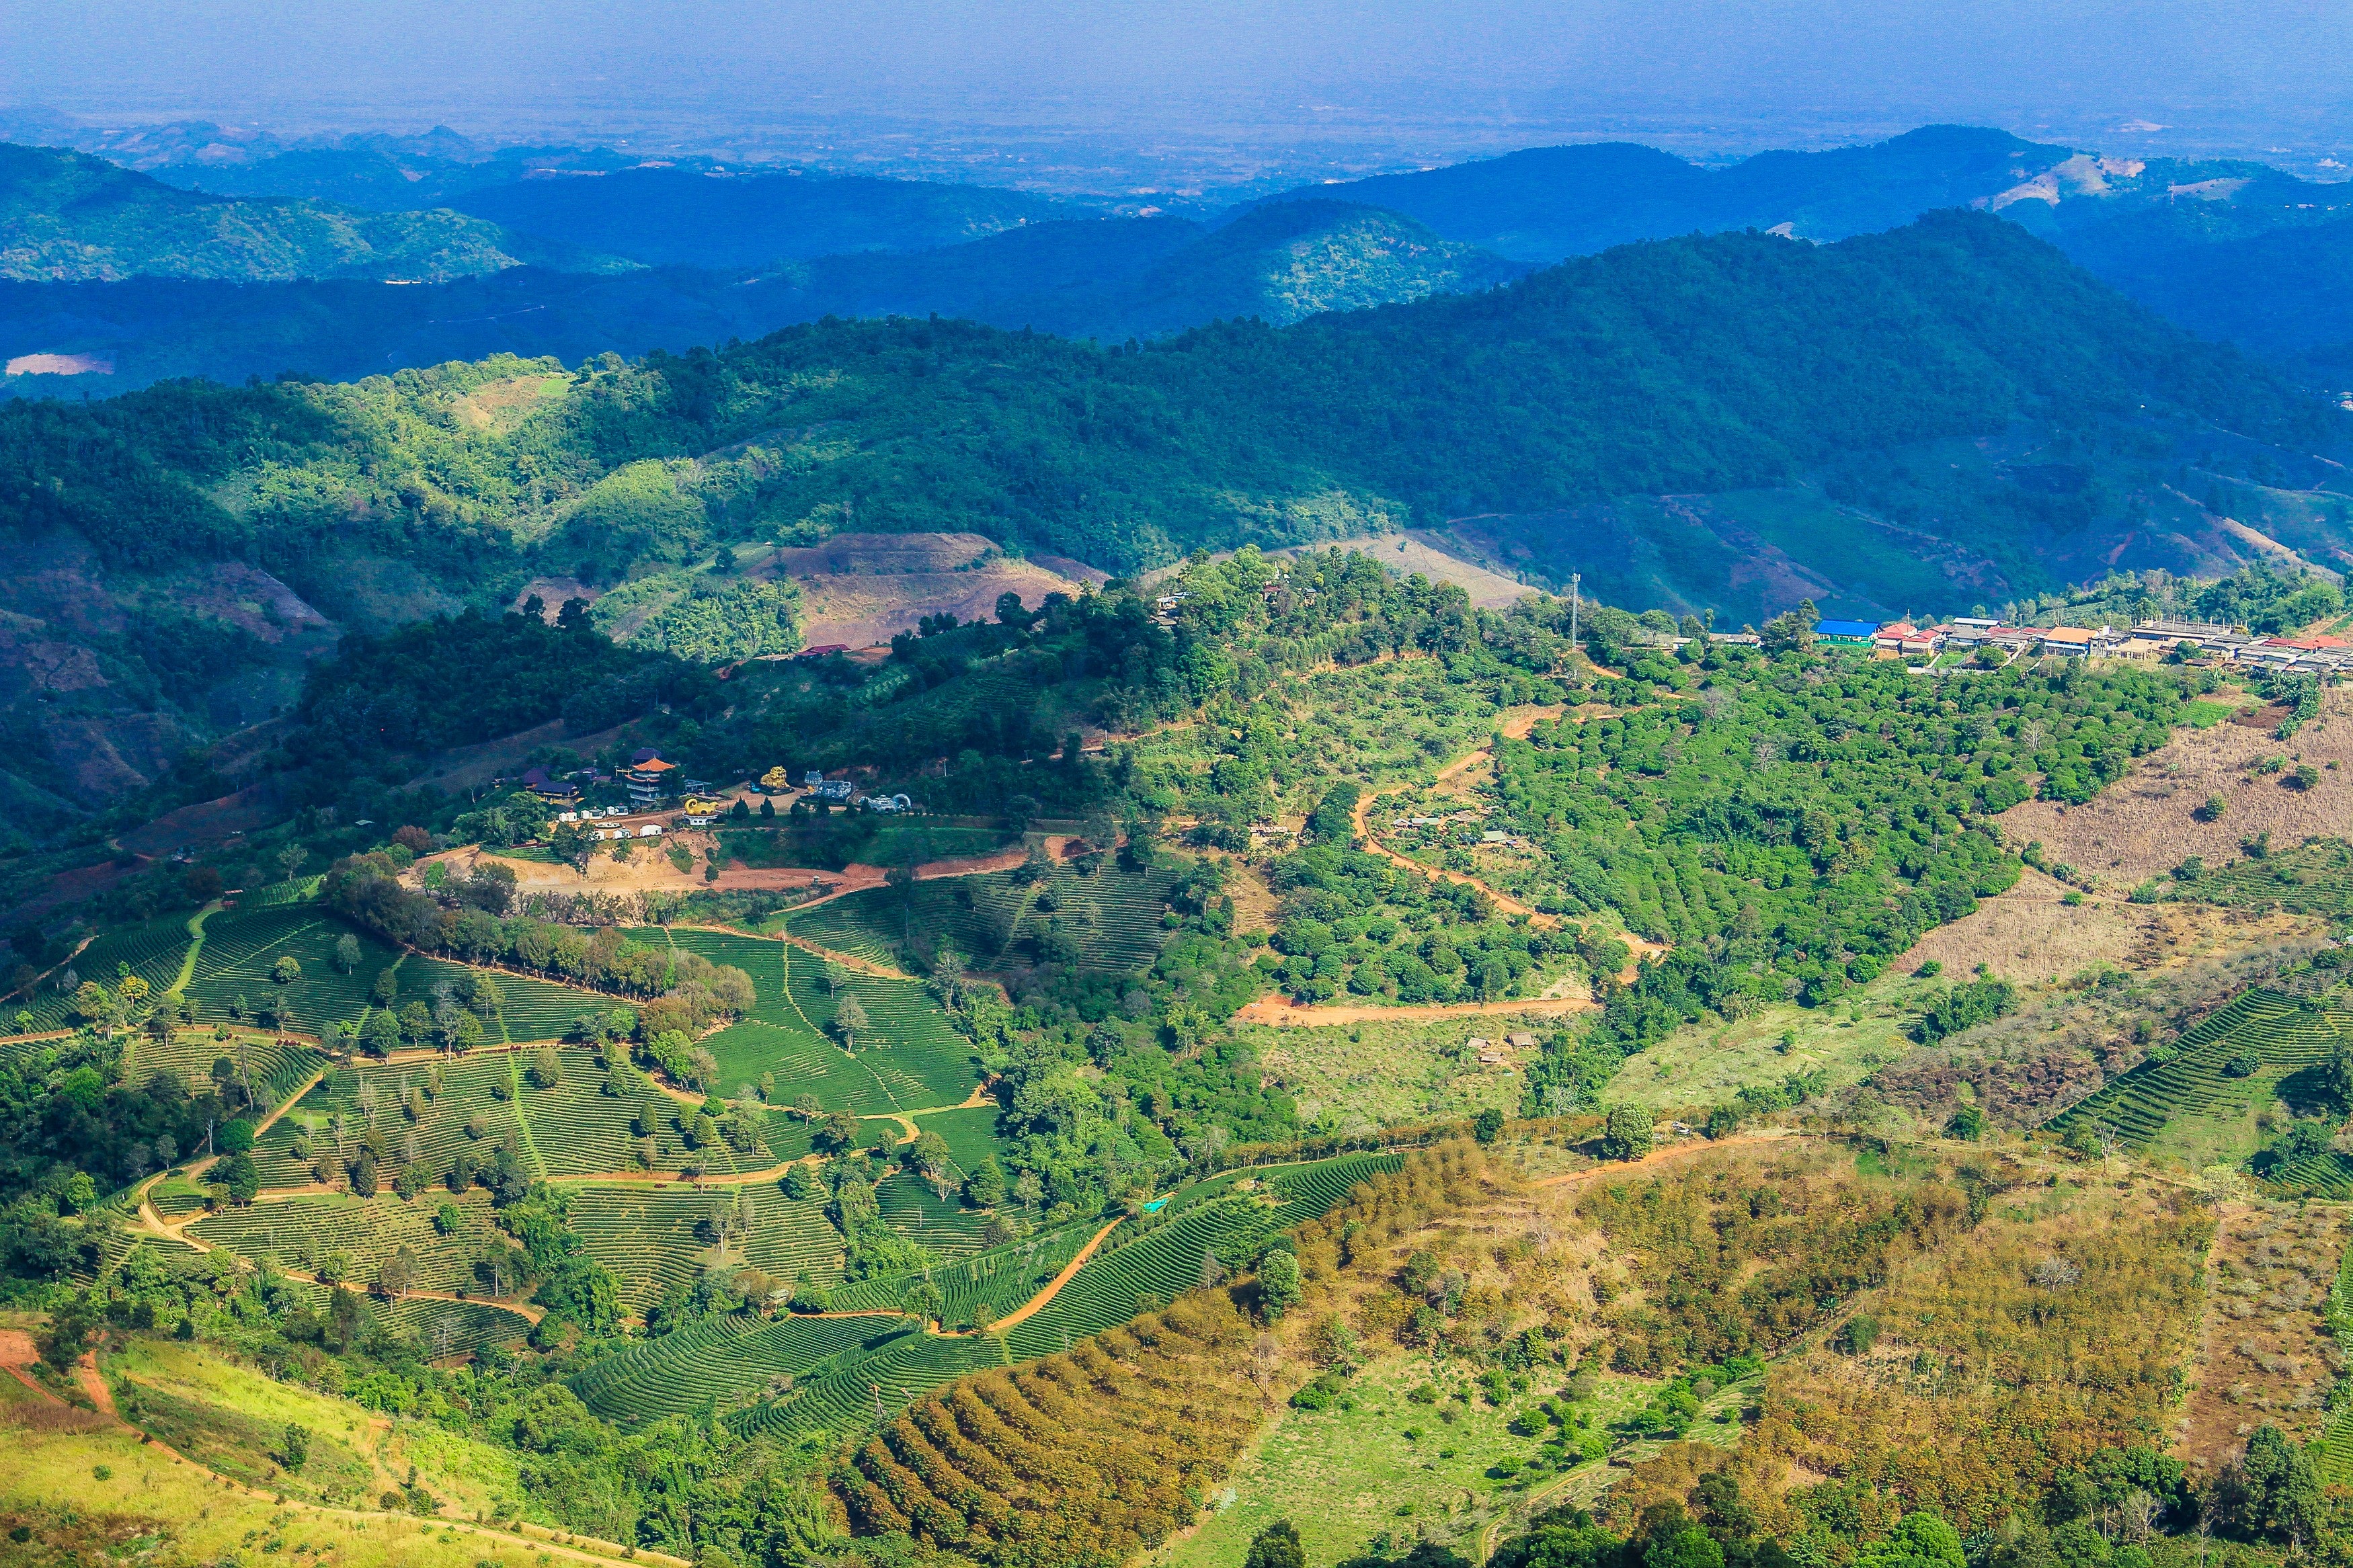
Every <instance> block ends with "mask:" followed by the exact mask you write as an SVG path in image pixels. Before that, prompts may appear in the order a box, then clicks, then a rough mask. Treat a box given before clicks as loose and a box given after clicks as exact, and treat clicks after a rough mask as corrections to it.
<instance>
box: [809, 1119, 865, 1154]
mask: <svg viewBox="0 0 2353 1568" xmlns="http://www.w3.org/2000/svg"><path fill="white" fill-rule="evenodd" d="M811 1141H812V1142H816V1143H817V1144H818V1145H819V1146H821V1147H823V1148H824V1149H825V1150H827V1151H828V1152H831V1153H836V1154H846V1153H848V1152H849V1151H850V1150H852V1149H855V1148H857V1147H858V1118H857V1117H855V1116H853V1115H851V1114H850V1113H849V1111H847V1110H836V1111H834V1112H832V1113H830V1114H829V1115H828V1116H827V1117H826V1119H825V1125H824V1126H822V1127H820V1128H818V1130H817V1134H816V1136H815V1138H814V1139H812V1140H811Z"/></svg>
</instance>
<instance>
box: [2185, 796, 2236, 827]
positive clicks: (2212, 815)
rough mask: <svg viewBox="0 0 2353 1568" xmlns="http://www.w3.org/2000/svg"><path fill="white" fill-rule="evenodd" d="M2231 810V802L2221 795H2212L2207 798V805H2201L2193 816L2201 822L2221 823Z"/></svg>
mask: <svg viewBox="0 0 2353 1568" xmlns="http://www.w3.org/2000/svg"><path fill="white" fill-rule="evenodd" d="M2230 809H2231V803H2230V802H2229V801H2227V800H2224V799H2223V798H2222V797H2221V795H2208V796H2207V797H2206V802H2205V804H2204V805H2200V807H2199V808H2198V809H2197V811H2196V812H2195V813H2193V815H2194V816H2196V817H2197V818H2198V820H2199V821H2200V822H2220V821H2221V820H2222V817H2223V815H2224V814H2225V813H2227V812H2228V811H2229V810H2230Z"/></svg>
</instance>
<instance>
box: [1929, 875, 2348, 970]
mask: <svg viewBox="0 0 2353 1568" xmlns="http://www.w3.org/2000/svg"><path fill="white" fill-rule="evenodd" d="M2069 891H2071V889H2069V888H2068V887H2067V885H2066V884H2065V883H2063V882H2059V881H2055V880H2053V879H2051V878H2049V877H2046V876H2044V875H2043V874H2042V872H2040V871H2037V870H2034V869H2032V868H2028V869H2027V870H2026V871H2025V873H2024V874H2023V875H2021V877H2020V878H2019V879H2018V885H2017V886H2016V887H2014V888H2012V889H2010V890H2009V891H2008V892H2006V893H2003V894H2000V896H1998V897H1996V898H1991V899H1986V900H1981V901H1980V902H1979V903H1978V908H1977V912H1976V913H1974V914H1970V915H1965V916H1963V917H1962V918H1961V919H1959V920H1957V921H1953V922H1952V923H1951V924H1950V925H1944V926H1938V927H1936V929H1935V930H1933V931H1929V932H1927V933H1926V935H1924V936H1923V937H1921V939H1920V940H1919V941H1918V942H1915V943H1913V944H1912V948H1911V951H1909V952H1905V954H1904V955H1903V956H1902V957H1900V958H1898V959H1896V960H1895V962H1894V964H1893V965H1891V967H1893V968H1894V969H1895V970H1897V971H1899V972H1901V973H1910V972H1911V971H1913V970H1915V969H1917V968H1918V967H1919V966H1920V965H1921V964H1922V963H1924V962H1926V961H1927V960H1930V959H1934V960H1935V961H1936V963H1939V964H1941V965H1943V967H1944V971H1945V973H1947V975H1951V976H1954V977H1956V978H1958V977H1960V976H1963V975H1966V974H1968V973H1970V972H1972V971H1974V970H1975V969H1976V968H1977V966H1978V964H1980V963H1982V964H1984V965H1985V966H1986V967H1987V968H1988V969H1989V970H1990V971H1992V972H1993V973H1994V974H1996V975H1998V976H1999V977H2000V978H2001V979H2004V980H2008V981H2010V982H2012V983H2013V984H2021V985H2035V984H2042V983H2043V982H2046V981H2052V980H2064V979H2068V978H2070V977H2072V976H2073V975H2075V974H2077V973H2081V972H2082V971H2084V970H2085V969H2090V968H2094V967H2096V966H2099V965H2102V964H2107V965H2113V966H2115V967H2117V968H2122V969H2138V970H2153V969H2163V968H2168V967H2170V966H2172V965H2176V964H2182V963H2190V962H2192V961H2193V960H2197V959H2201V958H2209V957H2211V956H2213V955H2214V954H2216V953H2219V952H2232V951H2235V950H2238V949H2241V948H2245V947H2249V946H2260V945H2263V944H2264V943H2267V942H2275V941H2278V940H2280V939H2282V938H2284V937H2289V936H2294V935H2296V934H2298V933H2300V932H2302V931H2306V930H2307V929H2315V928H2317V927H2319V926H2320V925H2322V924H2323V923H2324V922H2321V921H2314V920H2309V919H2306V918H2305V917H2302V916H2298V915H2283V914H2271V915H2256V914H2253V913H2251V912H2249V911H2246V910H2230V909H2217V908H2213V907H2211V906H2209V905H2205V904H2174V903H2167V904H2134V903H2127V902H2126V901H2125V900H2123V899H2121V898H2118V897H2116V896H2114V895H2112V894H2094V895H2090V896H2087V897H2085V898H2084V901H2083V902H2082V903H2080V904H2077V905H2073V906H2069V905H2067V904H2063V903H2062V902H2061V901H2060V900H2062V899H2063V898H2064V897H2065V896H2066V894H2067V893H2068V892H2069Z"/></svg>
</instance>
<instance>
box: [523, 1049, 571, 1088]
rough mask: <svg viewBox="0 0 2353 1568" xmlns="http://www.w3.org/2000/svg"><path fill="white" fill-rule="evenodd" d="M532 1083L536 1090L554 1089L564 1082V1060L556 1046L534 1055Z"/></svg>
mask: <svg viewBox="0 0 2353 1568" xmlns="http://www.w3.org/2000/svg"><path fill="white" fill-rule="evenodd" d="M531 1081H532V1086H533V1088H535V1089H554V1087H555V1086H556V1085H557V1084H559V1083H562V1082H563V1081H564V1058H563V1056H562V1054H561V1053H559V1052H558V1051H557V1050H556V1048H555V1047H554V1046H542V1047H539V1049H538V1050H536V1051H533V1053H532V1058H531Z"/></svg>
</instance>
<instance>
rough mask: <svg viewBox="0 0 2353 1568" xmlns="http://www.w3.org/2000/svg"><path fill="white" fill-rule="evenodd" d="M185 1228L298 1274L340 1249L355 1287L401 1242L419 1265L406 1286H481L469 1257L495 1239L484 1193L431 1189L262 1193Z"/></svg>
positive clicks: (312, 1269) (368, 1282)
mask: <svg viewBox="0 0 2353 1568" xmlns="http://www.w3.org/2000/svg"><path fill="white" fill-rule="evenodd" d="M444 1213H447V1214H448V1215H451V1216H453V1217H454V1218H455V1220H456V1225H455V1226H454V1228H453V1229H451V1230H450V1232H449V1233H448V1235H446V1236H445V1235H443V1234H442V1233H441V1232H440V1230H439V1229H438V1227H437V1226H436V1225H435V1223H434V1221H435V1216H436V1215H440V1214H444ZM188 1231H189V1234H191V1235H193V1236H195V1237H197V1238H198V1239H199V1240H202V1241H206V1242H209V1243H211V1244H212V1245H213V1246H215V1247H227V1248H228V1249H229V1250H230V1251H232V1252H234V1253H237V1255H238V1256H240V1257H243V1258H253V1259H255V1260H256V1261H261V1260H267V1261H269V1262H270V1263H272V1264H275V1265H276V1266H278V1267H279V1268H292V1269H300V1270H301V1271H302V1272H304V1273H315V1272H317V1271H318V1268H319V1265H320V1264H321V1263H322V1262H323V1261H324V1260H326V1259H327V1258H330V1257H332V1256H334V1255H337V1254H340V1255H342V1258H343V1261H344V1263H345V1270H344V1278H345V1279H348V1280H350V1281H351V1283H353V1285H355V1286H365V1285H372V1284H374V1283H375V1280H376V1278H377V1271H378V1270H379V1269H381V1268H383V1266H384V1261H385V1258H390V1257H391V1256H392V1255H393V1254H394V1253H395V1252H396V1251H398V1250H399V1249H400V1248H402V1247H407V1248H408V1249H409V1250H410V1251H411V1252H412V1253H414V1254H415V1255H416V1258H417V1277H416V1279H414V1280H413V1281H412V1287H413V1288H414V1289H420V1290H448V1291H456V1290H460V1289H468V1290H480V1289H486V1288H487V1285H488V1281H487V1280H485V1279H480V1278H479V1277H478V1271H477V1269H476V1267H475V1261H474V1260H475V1259H476V1258H480V1256H481V1253H482V1249H483V1247H485V1246H486V1245H488V1244H489V1243H491V1241H493V1240H494V1239H496V1237H497V1232H496V1228H495V1226H492V1224H491V1199H490V1194H488V1193H485V1192H481V1191H479V1190H477V1191H475V1192H470V1193H468V1194H465V1195H464V1196H462V1197H456V1196H452V1195H451V1194H448V1192H446V1191H438V1192H437V1191H435V1190H433V1189H430V1188H428V1189H427V1190H426V1191H425V1192H424V1193H423V1194H419V1195H418V1197H417V1199H416V1200H415V1201H413V1202H410V1201H405V1200H403V1199H400V1198H396V1197H394V1196H393V1195H392V1194H389V1193H379V1194H376V1195H375V1197H372V1198H360V1197H353V1196H352V1195H350V1194H344V1193H317V1194H312V1193H304V1194H293V1195H290V1196H285V1197H270V1196H267V1195H265V1196H264V1197H263V1198H262V1200H261V1201H259V1202H258V1203H254V1204H250V1205H245V1206H243V1207H237V1208H227V1209H223V1210H221V1211H220V1212H219V1213H217V1214H212V1215H206V1216H205V1217H204V1218H203V1219H200V1220H198V1221H196V1222H195V1224H194V1225H191V1226H188Z"/></svg>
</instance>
